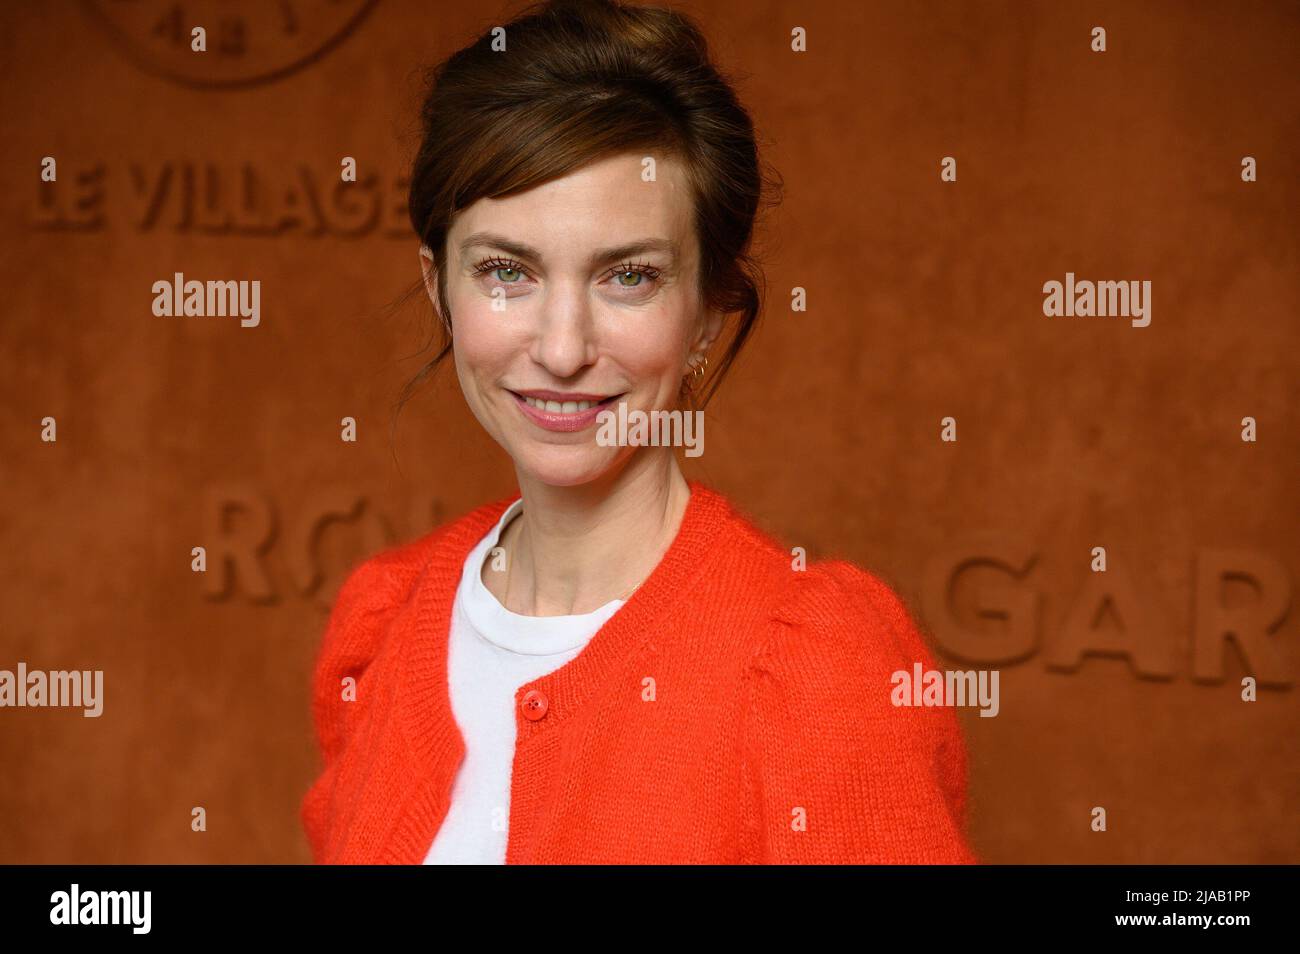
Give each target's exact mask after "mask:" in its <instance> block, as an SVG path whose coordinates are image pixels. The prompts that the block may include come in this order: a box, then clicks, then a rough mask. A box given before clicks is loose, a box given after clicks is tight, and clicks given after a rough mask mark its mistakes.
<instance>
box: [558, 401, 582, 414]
mask: <svg viewBox="0 0 1300 954" xmlns="http://www.w3.org/2000/svg"><path fill="white" fill-rule="evenodd" d="M577 409H578V402H577V401H565V402H564V403H563V404H561V405H560V413H561V414H572V413H573V412H574V411H576V410H577Z"/></svg>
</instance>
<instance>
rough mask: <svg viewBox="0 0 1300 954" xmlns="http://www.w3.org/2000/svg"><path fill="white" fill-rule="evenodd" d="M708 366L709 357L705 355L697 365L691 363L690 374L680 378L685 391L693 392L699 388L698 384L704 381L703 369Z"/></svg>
mask: <svg viewBox="0 0 1300 954" xmlns="http://www.w3.org/2000/svg"><path fill="white" fill-rule="evenodd" d="M708 366H709V356H708V355H707V354H706V355H704V356H703V357H702V358H701V359H700V363H699V364H695V363H694V362H692V363H691V373H690V374H687V375H684V376H683V378H682V381H683V382H684V384H685V387H686V390H688V391H694V390H695V389H696V388H697V387H698V386H699V384H700V382H701V381H703V380H704V369H705V368H707V367H708Z"/></svg>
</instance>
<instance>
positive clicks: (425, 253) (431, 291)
mask: <svg viewBox="0 0 1300 954" xmlns="http://www.w3.org/2000/svg"><path fill="white" fill-rule="evenodd" d="M420 271H421V273H423V275H424V290H425V291H426V292H427V293H428V295H429V301H431V302H433V312H434V314H436V315H437V316H438V318H439V319H441V320H442V321H443V322H446V320H447V319H446V318H445V317H443V314H442V307H441V306H440V305H439V304H438V266H437V265H436V264H435V263H434V261H433V251H432V250H431V249H430V248H429V246H427V245H421V246H420Z"/></svg>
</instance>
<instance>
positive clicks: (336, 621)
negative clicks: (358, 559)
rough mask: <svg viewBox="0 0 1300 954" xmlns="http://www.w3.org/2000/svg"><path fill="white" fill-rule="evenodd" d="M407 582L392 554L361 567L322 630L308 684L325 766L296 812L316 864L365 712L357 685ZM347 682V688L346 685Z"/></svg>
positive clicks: (327, 842) (395, 554)
mask: <svg viewBox="0 0 1300 954" xmlns="http://www.w3.org/2000/svg"><path fill="white" fill-rule="evenodd" d="M408 576H409V573H408V572H406V567H405V565H404V563H403V562H402V560H401V558H400V555H398V552H397V551H392V552H388V553H383V554H380V555H378V556H374V557H371V558H370V559H368V560H366V561H364V562H362V563H361V564H360V565H358V566H357V567H356V568H355V569H353V570H352V572H351V573H350V574H349V575H348V577H347V578H346V579H345V580H344V582H343V585H342V586H341V587H340V588H339V592H338V595H337V596H336V597H335V599H334V605H333V607H332V608H331V610H330V615H329V620H328V622H327V623H326V625H325V635H324V637H323V639H322V640H321V646H320V649H319V651H318V653H317V656H316V662H315V666H314V668H313V672H312V681H311V687H312V688H311V707H312V721H313V724H314V725H315V730H316V740H317V743H318V745H319V746H320V751H321V756H322V759H323V763H324V766H323V769H322V771H321V773H320V774H319V775H318V776H317V777H316V779H315V781H314V782H313V783H312V785H311V787H310V788H309V789H308V791H307V794H306V795H305V796H304V797H303V801H302V805H301V809H300V816H301V820H302V824H303V828H304V830H305V831H306V834H307V841H308V843H309V844H310V845H311V853H312V859H313V860H314V861H315V862H317V863H320V862H322V861H323V860H324V858H325V856H326V855H327V854H328V851H329V847H330V836H331V820H332V819H333V818H334V816H335V813H336V806H335V781H336V779H337V778H338V774H339V765H340V762H341V761H342V759H343V758H344V757H345V752H346V748H347V742H348V740H349V738H350V737H351V736H352V735H353V734H354V733H355V731H356V729H357V726H358V725H360V720H361V719H362V717H363V716H364V713H365V710H366V698H367V694H366V693H365V692H364V691H363V687H362V679H363V677H364V675H365V672H366V670H367V668H368V667H369V666H370V663H371V662H372V661H373V660H374V658H375V656H376V655H377V654H378V652H379V649H380V647H381V646H382V644H383V638H384V635H385V633H386V631H387V629H388V626H387V624H388V622H389V620H390V619H391V618H392V616H394V615H395V613H396V612H397V610H398V609H400V605H401V594H402V588H403V585H404V581H405V579H406V578H407V577H408ZM349 677H350V678H351V680H352V682H350V683H348V684H346V685H345V683H344V680H345V679H348V678H349ZM349 690H350V691H349Z"/></svg>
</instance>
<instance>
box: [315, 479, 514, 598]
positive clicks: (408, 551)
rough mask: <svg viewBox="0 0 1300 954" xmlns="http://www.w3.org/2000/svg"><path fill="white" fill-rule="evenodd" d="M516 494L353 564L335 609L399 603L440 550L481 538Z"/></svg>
mask: <svg viewBox="0 0 1300 954" xmlns="http://www.w3.org/2000/svg"><path fill="white" fill-rule="evenodd" d="M518 496H519V495H518V494H512V495H510V496H509V497H503V498H501V499H500V500H495V501H492V502H490V503H485V504H482V505H481V506H478V507H475V508H474V509H473V510H470V511H468V512H466V513H464V514H462V515H461V516H459V517H457V518H455V519H453V520H450V521H448V522H446V523H444V524H441V525H440V526H438V527H435V528H434V529H432V530H430V531H428V532H427V533H425V534H423V535H421V536H420V537H418V538H416V539H414V540H410V541H407V542H405V543H401V544H397V545H395V546H391V547H387V548H385V549H383V550H380V551H379V552H377V553H374V554H372V555H371V556H369V557H367V558H366V559H364V560H362V561H361V562H360V563H358V564H357V565H356V566H354V567H353V568H352V569H351V570H350V571H349V572H348V574H347V576H346V577H345V578H344V580H343V584H342V586H340V587H339V591H338V595H337V596H336V597H335V600H334V612H335V614H337V613H339V612H343V613H349V612H358V611H360V612H368V611H374V610H381V609H385V608H391V607H392V606H393V605H395V604H400V603H401V602H402V601H403V600H404V598H405V597H407V596H409V595H410V593H411V591H412V590H413V589H414V586H415V583H416V581H417V580H419V578H420V577H421V576H422V575H423V574H424V573H425V572H426V570H427V569H428V568H429V566H430V563H431V562H432V561H433V560H434V559H435V558H436V557H437V556H438V555H439V554H440V553H442V552H444V551H445V550H448V549H455V548H456V547H457V546H458V545H460V544H462V543H463V544H464V545H466V548H467V549H468V546H469V545H472V544H473V543H475V542H477V541H478V540H480V539H482V537H483V535H484V534H485V533H487V532H488V530H490V529H491V528H492V525H493V524H494V523H495V521H496V520H497V519H498V518H499V517H500V516H501V514H502V513H504V512H505V509H506V508H507V507H508V506H509V505H510V504H511V502H512V501H514V500H515V499H516V498H517V497H518Z"/></svg>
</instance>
